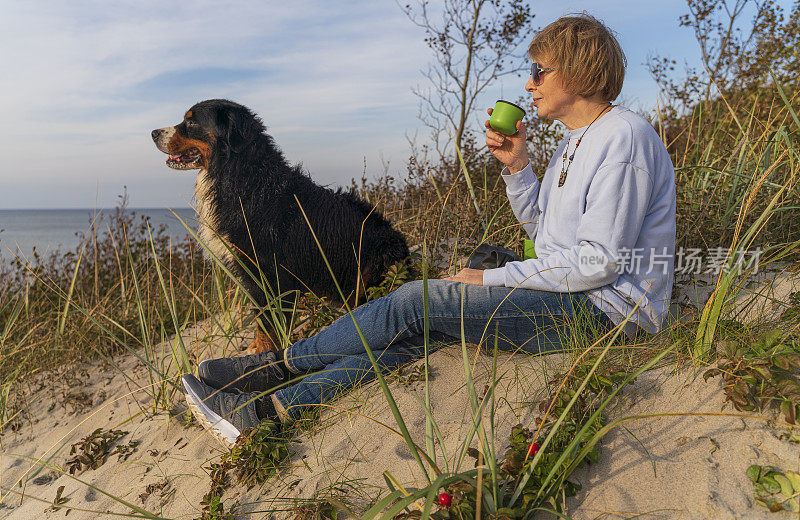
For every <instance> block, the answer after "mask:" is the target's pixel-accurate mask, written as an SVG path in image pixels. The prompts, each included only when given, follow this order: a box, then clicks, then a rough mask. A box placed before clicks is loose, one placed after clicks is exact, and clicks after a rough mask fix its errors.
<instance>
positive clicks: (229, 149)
mask: <svg viewBox="0 0 800 520" xmlns="http://www.w3.org/2000/svg"><path fill="white" fill-rule="evenodd" d="M263 131H264V125H263V124H262V123H261V121H260V120H259V119H258V117H256V115H255V114H253V113H252V112H251V111H250V110H249V109H248V108H247V107H244V106H242V105H239V104H238V103H234V102H232V101H228V100H226V99H210V100H208V101H201V102H200V103H197V104H196V105H194V106H193V107H192V108H190V109H189V110H188V111H187V112H186V114H184V116H183V121H182V122H181V123H179V124H177V125H175V126H168V127H165V128H159V129H158V130H153V131H152V133H151V135H152V136H153V141H154V142H155V143H156V148H158V149H159V150H161V151H162V152H164V153H165V154H168V155H169V157H167V166H169V167H170V168H174V169H176V170H196V169H203V170H205V169H208V167H209V165H210V164H211V162H212V160H213V159H215V158H217V157H220V158H223V159H226V158H228V157H230V156H231V155H232V154H235V153H238V152H240V151H241V150H242V149H243V148H244V147H245V146H247V145H248V144H249V143H251V142H252V141H253V140H254V139H256V137H258V136H259V135H261V134H262V133H263Z"/></svg>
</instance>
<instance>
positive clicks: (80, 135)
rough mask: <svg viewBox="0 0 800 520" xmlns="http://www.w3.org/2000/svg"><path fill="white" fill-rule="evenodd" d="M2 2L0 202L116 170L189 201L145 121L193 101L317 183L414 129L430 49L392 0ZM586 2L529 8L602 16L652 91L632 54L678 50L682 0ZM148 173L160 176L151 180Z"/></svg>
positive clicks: (352, 168)
mask: <svg viewBox="0 0 800 520" xmlns="http://www.w3.org/2000/svg"><path fill="white" fill-rule="evenodd" d="M6 4H8V5H4V8H3V9H4V13H3V21H2V22H1V23H2V25H3V27H2V30H0V45H1V46H2V47H3V48H4V49H6V52H5V54H4V69H5V71H6V73H4V74H3V75H0V113H2V114H3V117H4V124H3V125H0V142H3V144H4V148H5V149H6V150H8V151H7V152H6V153H4V154H0V157H2V158H1V159H0V161H2V162H0V187H2V189H0V207H26V206H27V207H37V206H38V207H42V206H52V207H70V206H71V207H88V206H92V205H93V203H94V198H95V187H96V186H97V185H98V183H99V185H100V186H101V194H100V201H101V204H106V205H109V204H110V205H113V204H114V202H115V199H116V195H117V194H118V193H120V192H121V189H122V185H123V184H127V185H128V186H129V193H130V194H131V204H132V205H133V206H137V205H138V206H161V205H162V204H163V203H167V204H178V203H180V201H182V200H185V199H189V198H190V197H191V190H192V176H191V175H182V176H181V175H180V174H177V173H176V172H174V171H172V170H168V169H166V168H165V166H164V157H163V155H162V154H160V153H159V152H157V151H156V150H155V148H154V147H153V145H152V142H151V141H150V137H149V132H150V130H151V129H153V128H158V127H162V126H165V125H167V124H174V123H175V122H177V121H178V120H179V118H180V117H181V116H182V114H183V112H184V111H185V110H186V109H187V108H188V107H189V106H190V105H191V104H193V103H195V102H197V101H199V100H202V99H208V98H217V97H226V98H229V99H233V100H236V101H239V102H241V103H243V104H245V105H247V106H249V107H251V108H252V109H253V110H255V111H256V112H257V113H259V114H260V115H261V116H262V118H263V119H264V121H265V123H266V124H267V126H268V127H269V131H270V132H271V133H272V134H273V136H274V137H275V139H276V141H277V142H278V144H279V145H280V146H281V147H282V148H283V149H284V152H285V154H286V155H287V157H288V158H289V159H290V160H292V161H294V162H297V161H302V162H303V164H304V165H305V166H306V167H307V168H308V169H309V170H310V171H311V173H312V175H313V176H314V177H315V178H316V179H317V180H318V181H320V182H323V183H335V184H348V183H349V180H350V178H351V177H357V178H358V177H361V174H362V170H363V162H364V159H365V158H366V161H367V170H368V171H367V173H368V175H369V174H372V173H376V172H382V168H381V166H380V161H381V157H384V158H386V159H387V160H389V161H391V164H392V165H393V167H394V168H395V169H396V171H403V162H404V160H405V158H406V155H407V153H408V145H407V142H406V138H405V136H406V134H407V133H408V134H413V133H414V132H415V131H417V130H420V128H421V125H420V123H419V121H418V120H417V107H418V102H417V101H418V100H417V99H416V98H415V97H414V96H413V94H412V93H411V87H412V86H415V85H418V84H423V83H424V78H422V76H421V75H420V70H421V69H424V68H426V66H427V63H428V62H429V61H430V59H431V54H430V51H429V49H428V48H427V47H426V46H425V44H424V42H423V41H422V38H423V34H422V31H421V30H420V29H419V28H418V27H416V26H415V25H414V24H412V23H411V22H410V21H409V20H408V19H406V18H405V16H404V15H403V14H402V12H401V10H400V8H399V7H398V6H397V5H396V4H395V3H393V2H371V1H368V0H358V1H354V2H349V3H347V4H346V6H345V4H340V3H335V2H326V1H323V0H302V1H296V2H277V1H270V2H220V1H214V2H211V1H195V2H190V1H186V2H162V1H151V0H147V1H136V2H133V1H123V2H113V3H109V2H102V1H79V2H61V3H59V2H51V1H44V0H28V1H26V2H7V3H6ZM595 4H596V2H589V1H588V0H583V1H572V2H569V1H568V2H566V3H564V2H562V3H559V4H552V3H545V2H539V3H536V4H533V8H534V11H535V12H536V13H537V17H536V21H537V22H538V23H540V24H545V23H547V22H549V21H550V20H552V19H554V18H556V17H557V16H558V15H560V14H562V13H563V12H565V11H579V10H583V9H588V10H590V11H592V12H594V13H595V14H597V15H598V16H599V17H601V18H603V19H604V20H605V21H606V22H607V23H609V24H610V25H611V26H612V27H613V28H615V29H616V30H617V31H618V32H619V33H620V37H621V39H622V41H623V46H624V47H625V48H626V50H627V51H628V56H629V58H630V67H629V77H628V81H627V83H626V88H625V90H624V91H623V95H624V96H627V97H629V98H630V97H638V98H639V99H641V100H642V102H643V103H644V104H648V103H649V104H652V103H651V101H652V102H654V92H655V89H654V86H653V85H652V82H651V80H650V79H649V78H648V76H647V74H646V70H644V68H643V67H642V65H641V62H642V61H643V59H644V58H643V56H645V55H646V53H647V52H648V51H649V50H651V49H658V50H660V51H661V52H662V53H667V54H668V53H673V52H683V53H684V54H685V53H686V52H688V51H687V49H689V48H690V47H691V45H692V42H691V35H690V34H688V33H689V31H686V30H683V32H680V30H678V29H677V21H676V18H677V14H676V13H677V12H678V11H680V10H681V8H682V5H681V6H678V5H671V6H666V7H664V6H662V7H659V8H654V7H653V6H652V5H651V4H646V3H640V2H630V1H625V2H623V1H622V0H610V1H609V2H604V3H603V4H602V6H596V5H595ZM676 35H678V36H676ZM523 84H524V79H518V78H510V77H507V78H504V79H503V80H502V81H500V82H498V84H496V85H493V86H492V90H490V91H487V92H486V94H485V96H483V97H482V99H481V100H480V102H479V107H481V108H480V109H479V112H482V110H483V108H482V107H483V105H487V106H489V105H491V104H492V103H493V102H494V99H497V98H498V97H500V92H501V88H502V90H503V93H504V95H507V96H508V95H512V94H511V93H513V92H518V93H519V94H523V93H524V92H523V88H522V86H523ZM474 117H475V118H476V119H477V120H480V118H481V117H483V116H482V113H477V112H476V115H475V116H474ZM424 135H425V132H424V130H420V132H419V136H420V138H423V137H424ZM176 175H177V176H176ZM166 178H169V179H170V180H169V183H166V181H164V179H166ZM161 182H164V184H163V186H164V187H165V188H164V189H158V188H154V187H157V186H159V185H160V184H159V183H161ZM42 184H46V185H47V191H44V190H43V189H42V188H37V186H41V185H42ZM115 187H116V188H115ZM82 190H83V192H85V196H83V197H81V196H80V193H81V192H82ZM59 194H61V196H59Z"/></svg>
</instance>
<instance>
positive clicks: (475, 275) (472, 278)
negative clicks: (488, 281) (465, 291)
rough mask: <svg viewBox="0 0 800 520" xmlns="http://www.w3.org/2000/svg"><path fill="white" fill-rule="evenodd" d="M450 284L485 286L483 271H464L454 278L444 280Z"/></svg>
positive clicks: (449, 277)
mask: <svg viewBox="0 0 800 520" xmlns="http://www.w3.org/2000/svg"><path fill="white" fill-rule="evenodd" d="M442 280H448V281H450V282H462V283H468V284H471V285H483V271H481V270H480V269H462V270H460V271H459V272H458V273H456V274H455V275H453V276H448V277H447V278H442Z"/></svg>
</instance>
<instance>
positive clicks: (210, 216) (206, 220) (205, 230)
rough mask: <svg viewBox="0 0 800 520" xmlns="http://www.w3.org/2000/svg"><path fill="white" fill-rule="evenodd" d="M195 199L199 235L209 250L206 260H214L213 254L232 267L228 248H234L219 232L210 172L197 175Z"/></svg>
mask: <svg viewBox="0 0 800 520" xmlns="http://www.w3.org/2000/svg"><path fill="white" fill-rule="evenodd" d="M194 199H195V202H196V203H197V213H198V217H199V220H200V225H199V233H198V234H199V236H200V240H201V241H202V242H203V243H204V244H205V245H206V247H207V248H208V250H204V254H205V255H206V258H207V259H208V260H212V258H211V255H212V254H213V255H214V256H216V257H217V258H219V259H220V260H222V262H223V263H224V264H225V265H226V266H229V267H230V266H231V265H232V262H233V261H234V259H233V255H232V254H231V252H230V251H229V250H228V247H232V245H230V239H229V237H227V236H225V235H222V234H221V233H219V231H218V226H217V224H218V222H217V214H216V212H215V211H214V204H213V202H212V200H211V180H210V179H209V178H208V171H206V170H200V173H198V174H197V182H196V183H195V186H194ZM223 240H224V241H225V242H227V243H228V247H226V246H225V244H224V243H223ZM209 251H210V252H209Z"/></svg>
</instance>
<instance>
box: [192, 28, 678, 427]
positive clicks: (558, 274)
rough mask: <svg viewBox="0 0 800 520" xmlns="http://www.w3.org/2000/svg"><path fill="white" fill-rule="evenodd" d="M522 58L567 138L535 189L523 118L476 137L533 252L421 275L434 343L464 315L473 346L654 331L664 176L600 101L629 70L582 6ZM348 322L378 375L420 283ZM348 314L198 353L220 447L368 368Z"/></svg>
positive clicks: (410, 350) (663, 288)
mask: <svg viewBox="0 0 800 520" xmlns="http://www.w3.org/2000/svg"><path fill="white" fill-rule="evenodd" d="M528 54H529V56H530V58H531V59H532V60H533V62H534V63H533V66H532V68H531V77H530V79H529V80H528V82H527V84H526V85H525V89H526V90H527V91H528V92H530V93H531V95H532V97H533V105H534V106H535V107H536V108H537V112H538V116H539V117H544V118H547V119H553V120H557V121H560V122H561V123H563V124H564V125H565V126H566V127H567V129H568V131H569V132H568V134H567V136H566V137H565V138H564V140H563V141H562V142H561V143H560V145H559V147H558V149H557V151H556V153H555V155H554V156H553V158H552V160H551V161H550V164H549V165H548V167H547V169H546V171H545V172H544V177H543V179H542V182H541V183H540V182H539V181H538V179H537V178H536V175H535V174H534V172H533V171H532V169H531V164H530V161H529V160H528V155H527V149H526V144H525V137H526V129H525V125H524V124H522V123H521V122H520V123H518V124H517V129H518V131H517V133H516V134H514V135H511V136H504V135H502V134H499V133H497V132H495V131H494V130H492V129H491V128H490V127H489V124H488V121H487V122H486V128H487V131H486V145H487V146H488V148H489V150H490V151H491V152H492V154H494V156H495V157H496V158H497V159H498V160H500V162H502V163H503V164H504V165H505V168H504V169H503V172H502V177H503V180H504V181H505V183H506V193H507V195H508V198H509V200H510V202H511V207H512V210H513V211H514V214H515V216H516V217H517V219H518V220H519V221H520V223H521V224H522V226H523V228H524V229H525V231H526V233H527V234H528V236H529V237H530V238H531V239H532V240H534V241H535V250H536V255H537V258H536V259H531V260H525V261H522V262H510V263H508V264H506V265H505V266H503V267H501V268H498V269H488V270H486V271H477V270H472V269H464V270H462V271H460V272H459V273H458V274H456V275H455V276H452V277H449V278H445V279H442V280H429V281H428V298H429V311H430V312H429V314H430V339H431V344H436V343H438V342H441V341H449V340H453V339H457V338H460V336H461V327H462V320H463V330H464V335H465V336H466V340H467V341H468V342H470V343H475V344H489V345H492V344H494V342H495V339H496V340H497V342H498V345H499V347H500V348H502V349H506V350H509V349H511V350H513V349H522V350H524V351H526V352H529V353H532V354H538V353H542V352H547V351H552V350H554V349H557V348H559V347H560V346H561V341H560V340H561V339H562V338H563V337H564V336H565V335H568V334H569V333H570V327H571V326H572V325H573V324H574V323H575V322H576V321H580V320H591V322H592V324H593V326H594V327H595V328H597V329H599V330H600V331H607V330H610V329H612V328H613V327H614V326H615V325H618V324H621V323H622V322H624V321H625V319H626V318H628V319H629V321H628V322H626V323H625V325H624V330H625V332H626V334H628V335H632V334H634V333H635V332H636V330H637V329H643V330H645V331H647V332H650V333H655V332H658V330H659V329H660V328H661V326H662V322H663V318H664V316H665V315H666V309H667V308H668V299H669V295H670V293H671V291H672V281H673V272H674V271H673V259H674V253H675V179H674V172H673V167H672V164H671V161H670V158H669V155H668V154H667V151H666V149H665V148H664V144H663V143H662V142H661V140H660V139H659V137H658V135H657V134H656V132H655V131H654V130H653V128H652V126H651V125H650V124H649V123H648V122H647V121H645V120H644V119H642V118H641V117H640V116H638V115H636V114H635V113H633V112H631V111H629V110H627V109H625V108H623V107H620V106H615V105H613V104H612V101H613V100H614V99H615V98H616V97H617V96H618V95H619V93H620V91H621V89H622V81H623V78H624V75H625V56H624V54H623V52H622V49H621V48H620V46H619V43H618V42H617V40H616V39H615V38H614V36H613V34H612V33H611V32H610V31H609V30H608V29H607V28H606V27H605V26H604V25H603V24H602V23H601V22H599V21H598V20H596V19H594V18H592V17H591V16H588V15H579V16H567V17H563V18H560V19H559V20H557V21H556V22H554V23H552V24H550V25H548V26H547V27H545V28H544V29H543V30H542V31H541V32H540V33H539V34H537V35H536V37H535V38H534V39H533V41H532V42H531V44H530V46H529V49H528ZM489 114H491V109H490V110H489ZM353 318H354V319H355V320H356V321H357V322H358V324H359V327H360V329H361V331H362V332H363V334H364V336H365V338H366V340H367V342H368V343H369V345H370V347H371V349H372V350H373V351H374V352H375V355H376V356H377V357H378V358H379V362H380V365H381V366H382V367H383V368H384V369H387V370H388V369H391V368H394V367H396V366H398V365H399V364H402V363H405V362H408V361H411V360H413V359H416V358H418V357H420V356H422V355H423V347H422V346H421V345H422V344H423V340H422V334H423V330H422V329H423V299H422V282H421V281H417V282H410V283H407V284H405V285H403V286H402V287H400V288H399V289H397V290H396V291H394V292H392V293H391V294H389V295H387V296H386V297H384V298H380V299H378V300H374V301H371V302H368V303H366V304H364V305H362V306H361V307H359V308H357V309H355V310H354V311H353ZM353 318H351V317H350V316H344V317H342V318H340V319H339V320H337V321H336V322H334V323H333V324H331V325H330V326H329V327H327V328H326V329H324V330H323V331H321V332H320V333H319V334H317V335H315V336H313V337H310V338H306V339H303V340H300V341H298V342H297V343H295V344H294V345H291V346H290V347H288V348H287V349H286V350H284V351H283V352H282V353H280V354H278V355H276V354H275V353H272V352H267V353H262V354H256V355H253V356H244V357H238V358H226V359H217V360H209V361H204V362H202V363H201V364H200V367H199V375H200V379H197V378H195V377H194V376H191V375H186V376H184V378H183V383H184V388H185V389H186V398H187V402H188V403H189V405H190V407H191V408H192V410H193V412H194V413H195V415H197V417H198V419H199V420H200V422H201V423H202V424H204V425H205V426H206V427H208V428H210V429H211V431H212V432H214V433H215V434H216V435H217V436H219V437H220V438H222V439H223V440H225V441H227V442H231V443H232V442H234V441H235V439H236V437H237V436H238V434H239V432H240V431H241V430H242V428H245V427H253V426H256V425H258V423H259V422H260V420H262V419H265V418H270V419H273V420H280V421H282V422H287V421H291V420H294V419H297V418H299V417H300V416H301V415H302V414H303V413H305V412H307V411H314V410H316V409H318V408H319V405H320V404H323V403H325V402H327V401H329V400H331V399H332V398H333V397H335V396H336V395H337V394H339V393H341V392H343V391H346V390H348V389H350V388H352V387H353V386H355V385H356V384H361V383H363V382H365V381H367V380H369V379H371V378H372V377H373V375H374V374H373V372H372V365H371V363H370V361H369V358H368V357H367V354H366V352H365V349H364V346H363V344H362V342H361V338H360V337H359V334H358V331H357V330H356V327H355V326H354V324H353ZM495 330H496V331H497V338H495V337H494V335H495ZM307 373H311V374H310V375H308V376H307V377H305V378H304V379H302V380H301V375H302V374H307ZM295 381H299V382H295ZM290 383H293V384H290ZM218 389H222V391H220V390H218Z"/></svg>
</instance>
